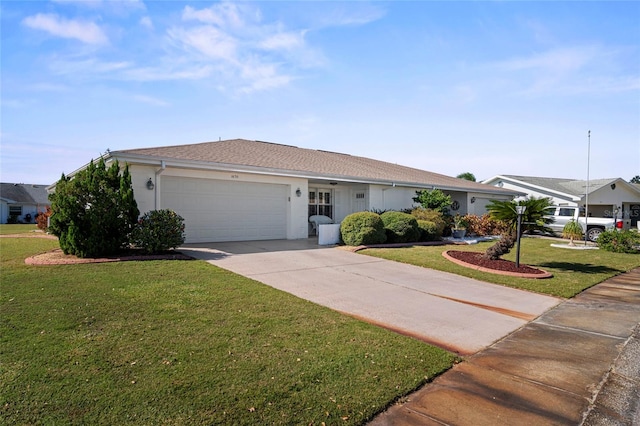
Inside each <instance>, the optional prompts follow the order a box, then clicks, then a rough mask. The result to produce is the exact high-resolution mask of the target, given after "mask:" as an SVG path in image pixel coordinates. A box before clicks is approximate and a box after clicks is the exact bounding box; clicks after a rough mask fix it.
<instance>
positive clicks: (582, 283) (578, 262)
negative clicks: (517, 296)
mask: <svg viewBox="0 0 640 426" xmlns="http://www.w3.org/2000/svg"><path fill="white" fill-rule="evenodd" d="M552 242H554V241H552V240H549V239H543V238H524V239H523V240H522V242H521V248H520V263H522V264H526V265H530V266H534V267H537V268H541V269H544V270H546V271H548V272H551V273H552V274H553V278H549V279H542V280H539V279H530V278H515V277H509V276H504V275H496V274H491V273H487V272H479V271H476V270H474V269H470V268H465V267H463V266H459V265H456V264H455V263H453V262H451V261H449V260H447V259H445V258H444V257H443V256H442V252H444V251H446V250H471V251H480V252H483V251H485V250H486V249H487V248H488V247H489V246H490V245H491V244H493V243H491V242H485V243H480V244H477V245H467V246H451V245H448V246H430V247H423V246H413V247H405V248H376V249H367V250H363V251H360V252H359V253H363V254H366V255H369V256H375V257H381V258H384V259H389V260H394V261H397V262H404V263H410V264H412V265H417V266H423V267H427V268H432V269H437V270H440V271H445V272H451V273H454V274H458V275H463V276H466V277H470V278H475V279H478V280H481V281H486V282H490V283H495V284H502V285H505V286H509V287H515V288H520V289H524V290H530V291H534V292H537V293H543V294H549V295H553V296H559V297H565V298H569V297H573V296H575V295H576V294H578V293H580V292H581V291H583V290H585V289H587V288H589V287H591V286H593V285H595V284H598V283H600V282H602V281H604V280H606V279H607V278H610V277H613V276H615V275H618V274H621V273H623V272H627V271H629V270H631V269H633V268H636V267H638V266H640V255H638V254H621V253H611V252H607V251H604V250H569V249H562V248H554V247H551V243H552ZM504 259H507V260H511V261H515V248H514V249H513V250H512V252H511V253H509V254H508V255H506V256H504Z"/></svg>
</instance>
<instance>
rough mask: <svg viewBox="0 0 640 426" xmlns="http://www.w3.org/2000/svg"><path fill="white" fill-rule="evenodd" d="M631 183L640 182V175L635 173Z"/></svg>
mask: <svg viewBox="0 0 640 426" xmlns="http://www.w3.org/2000/svg"><path fill="white" fill-rule="evenodd" d="M629 183H640V175H635V176H634V177H632V178H631V180H630V181H629Z"/></svg>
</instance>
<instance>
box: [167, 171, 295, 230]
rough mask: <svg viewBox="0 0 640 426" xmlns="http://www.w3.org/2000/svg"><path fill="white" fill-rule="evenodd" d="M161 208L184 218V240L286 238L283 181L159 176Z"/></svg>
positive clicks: (285, 191)
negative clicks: (272, 182)
mask: <svg viewBox="0 0 640 426" xmlns="http://www.w3.org/2000/svg"><path fill="white" fill-rule="evenodd" d="M161 183H162V185H161V188H162V189H161V191H162V194H161V196H162V200H161V202H162V206H163V207H162V208H168V209H172V210H175V211H176V212H177V213H178V214H179V215H180V216H182V217H183V218H184V219H185V234H186V239H187V242H215V241H246V240H256V239H283V238H286V209H287V205H288V203H287V194H288V188H287V186H285V185H276V184H263V183H252V182H234V181H220V180H211V179H196V178H180V177H173V176H163V177H162V182H161Z"/></svg>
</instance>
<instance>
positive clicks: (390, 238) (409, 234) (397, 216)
mask: <svg viewBox="0 0 640 426" xmlns="http://www.w3.org/2000/svg"><path fill="white" fill-rule="evenodd" d="M380 219H382V223H383V224H384V229H385V232H386V234H387V242H388V243H410V242H415V241H418V240H419V239H420V233H421V232H420V228H419V227H418V221H417V220H416V218H415V217H413V216H411V215H410V214H408V213H402V212H395V211H387V212H384V213H383V214H381V215H380Z"/></svg>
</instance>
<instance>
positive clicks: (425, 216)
mask: <svg viewBox="0 0 640 426" xmlns="http://www.w3.org/2000/svg"><path fill="white" fill-rule="evenodd" d="M411 216H413V217H415V218H416V220H418V221H420V220H426V221H428V222H433V223H435V224H436V236H437V238H438V239H439V238H441V237H442V233H443V232H444V228H445V226H446V221H445V219H444V215H443V214H442V213H440V212H439V211H437V210H433V209H425V208H424V207H416V208H415V209H413V210H411Z"/></svg>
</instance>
